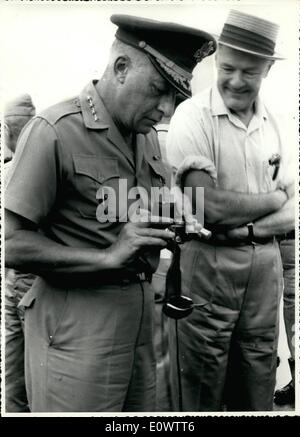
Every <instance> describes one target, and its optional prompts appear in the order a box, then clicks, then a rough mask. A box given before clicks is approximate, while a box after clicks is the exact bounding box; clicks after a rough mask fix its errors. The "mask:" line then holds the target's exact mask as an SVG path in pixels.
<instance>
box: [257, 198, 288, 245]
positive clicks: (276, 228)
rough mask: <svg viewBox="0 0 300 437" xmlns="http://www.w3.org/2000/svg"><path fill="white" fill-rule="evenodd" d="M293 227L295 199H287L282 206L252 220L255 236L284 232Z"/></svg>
mask: <svg viewBox="0 0 300 437" xmlns="http://www.w3.org/2000/svg"><path fill="white" fill-rule="evenodd" d="M294 228H295V199H294V198H292V199H289V200H288V201H287V202H286V203H285V204H284V205H283V207H282V208H281V209H280V210H279V211H276V212H274V213H272V214H269V215H267V216H266V217H263V218H261V219H258V220H256V221H255V222H254V233H255V235H256V236H257V237H268V236H272V235H280V234H285V233H287V232H289V231H291V230H293V229H294Z"/></svg>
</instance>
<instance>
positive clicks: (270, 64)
mask: <svg viewBox="0 0 300 437" xmlns="http://www.w3.org/2000/svg"><path fill="white" fill-rule="evenodd" d="M274 62H275V61H274V60H272V61H269V63H268V65H267V68H266V71H265V75H264V77H267V76H268V73H269V71H270V69H271V67H272V65H273V64H274Z"/></svg>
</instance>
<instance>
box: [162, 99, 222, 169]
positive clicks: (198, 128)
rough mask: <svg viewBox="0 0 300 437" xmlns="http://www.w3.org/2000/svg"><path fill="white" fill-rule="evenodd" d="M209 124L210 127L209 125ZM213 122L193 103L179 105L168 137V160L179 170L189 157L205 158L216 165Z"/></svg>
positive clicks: (187, 102)
mask: <svg viewBox="0 0 300 437" xmlns="http://www.w3.org/2000/svg"><path fill="white" fill-rule="evenodd" d="M207 123H208V125H207ZM210 124H211V121H210V120H209V119H208V120H207V121H206V120H205V114H203V113H201V111H200V110H199V108H198V107H196V106H194V105H193V104H192V102H191V101H186V102H183V103H182V104H181V105H179V106H178V107H177V109H176V111H175V114H174V115H173V117H172V119H171V122H170V127H169V131H168V135H167V142H166V149H167V159H168V162H169V163H170V165H171V166H172V167H173V169H174V170H177V169H178V168H179V167H180V165H181V164H182V162H183V161H184V159H185V158H187V157H188V156H197V157H201V156H203V157H205V158H206V159H208V160H209V161H210V162H211V164H212V165H214V157H213V152H212V141H213V135H212V130H211V129H210Z"/></svg>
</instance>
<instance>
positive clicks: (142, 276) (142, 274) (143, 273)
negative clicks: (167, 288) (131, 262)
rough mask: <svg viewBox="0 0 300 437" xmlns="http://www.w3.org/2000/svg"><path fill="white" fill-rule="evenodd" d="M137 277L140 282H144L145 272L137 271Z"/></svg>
mask: <svg viewBox="0 0 300 437" xmlns="http://www.w3.org/2000/svg"><path fill="white" fill-rule="evenodd" d="M138 278H139V280H140V281H141V282H145V281H146V280H147V278H146V273H145V272H140V273H138Z"/></svg>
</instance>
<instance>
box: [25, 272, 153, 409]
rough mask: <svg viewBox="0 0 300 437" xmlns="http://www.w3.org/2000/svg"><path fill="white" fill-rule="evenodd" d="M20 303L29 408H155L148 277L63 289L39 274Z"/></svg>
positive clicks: (151, 301)
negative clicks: (21, 306) (23, 313)
mask: <svg viewBox="0 0 300 437" xmlns="http://www.w3.org/2000/svg"><path fill="white" fill-rule="evenodd" d="M21 303H22V304H23V305H24V306H25V307H26V310H25V345H26V347H25V363H26V368H25V370H26V388H27V394H28V400H29V404H30V409H31V411H32V412H42V411H43V412H106V411H108V412H109V411H113V412H117V411H154V408H155V356H154V347H153V338H152V334H153V320H152V318H153V310H154V292H153V289H152V287H151V286H150V284H149V283H147V282H143V283H128V284H123V285H105V286H102V287H101V286H92V287H86V288H84V289H83V288H74V287H72V288H71V289H67V288H59V287H57V286H54V285H52V284H50V283H49V282H46V281H45V280H44V279H42V278H38V279H37V280H36V282H35V283H34V285H33V287H32V288H31V290H30V291H29V292H28V293H27V294H26V295H25V297H24V298H23V300H22V302H21Z"/></svg>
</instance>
